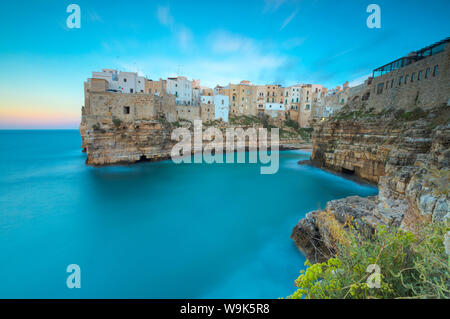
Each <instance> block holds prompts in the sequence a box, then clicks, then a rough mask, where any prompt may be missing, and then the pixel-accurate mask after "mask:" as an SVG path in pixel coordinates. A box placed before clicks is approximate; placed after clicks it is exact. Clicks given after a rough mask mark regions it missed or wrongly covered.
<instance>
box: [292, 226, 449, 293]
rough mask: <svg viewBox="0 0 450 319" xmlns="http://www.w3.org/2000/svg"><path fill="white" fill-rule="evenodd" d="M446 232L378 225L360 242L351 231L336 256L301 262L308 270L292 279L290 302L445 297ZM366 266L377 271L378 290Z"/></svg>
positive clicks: (439, 228)
mask: <svg viewBox="0 0 450 319" xmlns="http://www.w3.org/2000/svg"><path fill="white" fill-rule="evenodd" d="M448 231H449V227H448V224H444V223H440V224H438V223H433V224H431V225H427V226H425V227H423V228H422V230H421V231H420V233H419V234H416V235H413V234H412V233H410V232H404V231H402V230H400V229H395V228H386V227H379V228H378V229H377V230H376V231H375V233H374V234H373V236H372V237H371V238H369V239H363V238H362V237H361V235H360V234H359V233H358V231H357V230H356V229H355V228H354V227H350V229H349V230H348V231H345V232H344V233H345V236H346V238H347V240H344V241H343V242H344V244H340V245H339V253H338V254H337V255H336V256H335V257H334V258H331V259H329V260H328V262H326V263H320V264H315V265H311V264H310V263H309V262H306V263H305V265H306V266H307V269H306V270H305V271H301V275H300V277H299V278H298V279H297V280H296V285H297V287H298V290H297V291H296V292H295V293H294V294H293V295H292V296H290V297H289V298H293V299H300V298H306V299H329V298H332V299H346V298H354V299H369V298H389V299H391V298H408V299H411V298H424V299H428V298H449V297H450V265H449V263H450V260H449V257H448V256H447V254H446V253H445V247H444V236H445V234H446V233H447V232H448ZM369 265H378V266H379V267H380V268H379V269H380V276H379V278H380V287H379V288H370V287H369V285H368V279H369V276H373V272H372V273H371V272H368V270H369V269H368V267H369ZM372 271H373V270H372ZM370 279H373V277H370ZM369 283H370V281H369Z"/></svg>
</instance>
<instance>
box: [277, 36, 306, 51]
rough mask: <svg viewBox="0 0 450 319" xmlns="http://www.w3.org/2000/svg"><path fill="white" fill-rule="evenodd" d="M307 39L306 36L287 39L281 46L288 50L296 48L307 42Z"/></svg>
mask: <svg viewBox="0 0 450 319" xmlns="http://www.w3.org/2000/svg"><path fill="white" fill-rule="evenodd" d="M305 41H306V38H304V37H296V38H291V39H287V40H285V41H284V42H282V43H281V46H282V47H283V48H284V49H286V50H290V49H295V48H298V47H299V46H301V45H303V43H305Z"/></svg>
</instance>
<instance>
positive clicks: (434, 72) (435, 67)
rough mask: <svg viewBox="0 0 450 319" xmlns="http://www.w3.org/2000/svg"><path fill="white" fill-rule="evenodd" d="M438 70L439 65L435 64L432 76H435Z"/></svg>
mask: <svg viewBox="0 0 450 319" xmlns="http://www.w3.org/2000/svg"><path fill="white" fill-rule="evenodd" d="M438 72H439V65H435V66H434V69H433V76H437V75H438Z"/></svg>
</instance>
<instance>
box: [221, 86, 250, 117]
mask: <svg viewBox="0 0 450 319" xmlns="http://www.w3.org/2000/svg"><path fill="white" fill-rule="evenodd" d="M228 87H229V98H230V116H236V115H243V114H248V115H256V101H255V97H256V96H255V94H254V90H255V87H254V86H253V85H251V83H250V82H249V81H241V83H239V84H231V83H230V85H229V86H228Z"/></svg>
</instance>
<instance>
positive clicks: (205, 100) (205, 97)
mask: <svg viewBox="0 0 450 319" xmlns="http://www.w3.org/2000/svg"><path fill="white" fill-rule="evenodd" d="M201 101H202V103H203V104H214V96H209V95H202V97H201Z"/></svg>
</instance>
